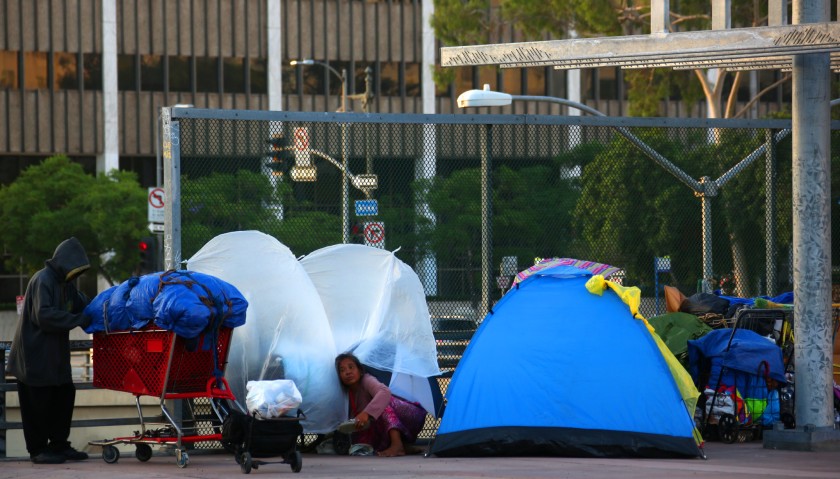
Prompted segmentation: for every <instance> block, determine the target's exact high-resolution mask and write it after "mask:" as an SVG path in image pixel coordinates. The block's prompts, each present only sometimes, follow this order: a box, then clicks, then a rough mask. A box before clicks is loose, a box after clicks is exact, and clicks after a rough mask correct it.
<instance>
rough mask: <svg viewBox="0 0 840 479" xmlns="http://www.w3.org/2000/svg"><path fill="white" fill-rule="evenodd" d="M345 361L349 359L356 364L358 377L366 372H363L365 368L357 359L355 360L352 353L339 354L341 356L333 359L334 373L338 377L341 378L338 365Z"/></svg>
mask: <svg viewBox="0 0 840 479" xmlns="http://www.w3.org/2000/svg"><path fill="white" fill-rule="evenodd" d="M345 359H349V360H351V361H353V362H354V363H355V364H356V368H358V370H359V376H360V377H361V376H364V375H365V373H366V372H367V371H365V367H364V366H362V362H361V361H359V358H357V357H356V356H355V355H354V354H352V353H341V354H339V355H338V356H336V357H335V373H336V374H338V375H339V377H340V376H341V372H340V371H339V364H341V362H342V361H344V360H345ZM342 386H343V384H342Z"/></svg>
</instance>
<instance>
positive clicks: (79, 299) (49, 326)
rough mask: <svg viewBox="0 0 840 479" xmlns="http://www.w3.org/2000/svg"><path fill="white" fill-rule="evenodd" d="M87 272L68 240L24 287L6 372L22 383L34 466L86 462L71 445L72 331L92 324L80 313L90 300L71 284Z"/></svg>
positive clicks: (80, 252)
mask: <svg viewBox="0 0 840 479" xmlns="http://www.w3.org/2000/svg"><path fill="white" fill-rule="evenodd" d="M88 268H90V262H89V261H88V257H87V254H86V253H85V249H84V247H82V244H81V243H80V242H79V240H77V239H76V238H69V239H67V240H65V241H63V242H62V243H61V244H59V245H58V247H56V249H55V253H53V257H52V259H49V260H47V261H46V266H44V268H43V269H41V270H40V271H38V272H37V273H35V274H34V275H33V276H32V278H31V279H30V280H29V284H28V285H27V286H26V293H25V295H24V299H23V311H22V313H21V315H20V319H19V321H18V324H17V329H16V331H15V337H14V340H13V341H12V347H11V352H10V354H9V362H8V364H7V366H6V372H8V373H9V374H11V375H13V376H14V377H16V378H17V381H18V382H17V387H18V398H19V399H20V415H21V421H22V423H23V437H24V440H25V441H26V450H27V452H29V457H30V459H31V460H32V462H33V463H35V464H60V463H63V462H64V461H66V460H68V459H69V460H76V461H78V460H84V459H87V458H88V455H87V454H86V453H84V452H81V451H77V450H76V449H74V448H73V447H71V446H70V442H69V441H68V437H69V436H70V424H71V422H72V420H73V408H74V406H75V402H76V388H75V386H74V385H73V377H72V371H71V367H70V330H72V329H73V328H76V327H82V328H84V327H86V326H87V325H88V324H90V318H89V317H88V316H86V315H84V314H83V313H82V311H83V310H84V308H85V306H86V305H87V304H88V302H89V300H88V298H87V297H86V296H85V295H84V294H83V293H82V292H81V291H79V290H78V289H76V287H75V285H74V284H73V280H75V279H76V278H77V277H78V276H79V275H80V274H82V273H83V272H85V271H86V270H87V269H88Z"/></svg>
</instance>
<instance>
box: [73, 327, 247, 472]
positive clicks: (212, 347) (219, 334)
mask: <svg viewBox="0 0 840 479" xmlns="http://www.w3.org/2000/svg"><path fill="white" fill-rule="evenodd" d="M231 336H232V329H231V328H227V327H221V328H219V329H218V330H215V331H210V332H205V333H203V334H202V335H200V336H198V337H197V338H195V339H192V340H188V339H184V338H183V337H181V336H178V335H176V334H175V333H174V332H172V331H167V330H161V329H156V328H155V327H154V326H151V327H147V328H144V329H142V330H138V331H130V332H117V333H96V334H94V336H93V363H94V369H93V385H94V386H95V387H99V388H103V389H111V390H114V391H123V392H128V393H131V394H133V395H134V396H135V401H136V404H137V412H138V415H139V418H140V430H139V431H135V432H134V435H133V436H128V437H117V438H113V439H104V440H100V441H90V442H89V444H90V445H93V446H102V459H103V460H104V461H105V462H106V463H109V464H113V463H115V462H117V461H118V460H119V458H120V451H119V449H117V447H116V445H117V444H133V445H134V446H135V456H136V457H137V459H139V460H140V461H144V462H145V461H148V460H149V459H151V457H152V446H154V445H158V446H173V445H174V447H175V460H176V463H177V465H178V467H186V466H187V464H189V456H188V454H187V452H186V448H185V445H190V444H195V443H197V442H204V441H219V440H221V438H222V434H221V431H222V424H223V422H224V418H225V417H226V415H227V412H226V411H227V410H226V409H225V408H224V406H223V402H224V401H225V400H230V401H235V397H234V395H233V393H232V392H231V390H230V387H229V385H228V383H227V381H226V380H225V379H224V377H223V374H224V367H225V365H226V363H227V355H228V350H229V346H230V340H231ZM141 396H156V397H159V398H160V409H161V413H162V414H161V416H159V417H156V418H153V419H152V420H150V421H147V419H146V418H145V417H144V416H143V410H142V408H141V406H140V397H141ZM201 398H206V399H207V400H209V403H210V404H209V408H197V407H195V404H196V403H197V402H204V401H197V400H198V399H201ZM173 399H180V400H182V401H180V404H181V405H183V407H182V408H181V409H182V412H183V414H178V417H177V418H176V417H175V416H174V415H173V414H172V413H171V412H170V411H169V408H168V407H167V405H166V401H168V400H173ZM208 424H209V426H208Z"/></svg>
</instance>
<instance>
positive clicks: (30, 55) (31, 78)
mask: <svg viewBox="0 0 840 479" xmlns="http://www.w3.org/2000/svg"><path fill="white" fill-rule="evenodd" d="M23 74H24V78H23V88H25V89H27V90H44V89H46V88H47V87H48V85H47V54H46V53H45V52H24V54H23Z"/></svg>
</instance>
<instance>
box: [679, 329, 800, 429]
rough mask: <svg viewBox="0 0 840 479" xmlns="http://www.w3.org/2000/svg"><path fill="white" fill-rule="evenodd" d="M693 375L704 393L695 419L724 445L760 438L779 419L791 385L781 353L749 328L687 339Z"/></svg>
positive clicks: (690, 367) (718, 330) (770, 341)
mask: <svg viewBox="0 0 840 479" xmlns="http://www.w3.org/2000/svg"><path fill="white" fill-rule="evenodd" d="M688 356H689V372H690V373H691V375H692V378H693V379H694V382H695V384H696V385H697V387H698V389H699V390H700V391H702V392H703V393H704V394H703V395H701V398H700V401H699V402H698V412H697V414H696V416H695V420H696V421H697V422H698V429H699V430H700V431H701V433H702V434H703V436H704V437H714V436H715V433H716V435H717V437H718V438H719V439H720V440H721V441H723V442H725V443H729V444H731V443H733V442H735V441H739V442H745V441H747V440H752V439H758V438H760V437H761V436H762V432H763V430H764V429H765V428H767V429H769V428H771V427H772V424H773V423H774V422H777V421H779V420H780V419H781V417H780V416H781V409H782V404H781V399H780V388H781V387H783V386H785V385H786V384H787V380H786V377H785V366H784V362H783V360H782V349H781V348H780V347H779V346H777V345H776V343H775V341H774V340H773V339H772V338H768V337H767V336H764V335H762V334H759V333H757V332H755V331H751V330H750V329H742V328H740V327H738V323H737V321H736V323H735V327H733V328H731V329H729V328H724V329H716V330H714V331H711V332H709V333H708V334H706V335H705V336H703V337H701V338H699V339H696V340H691V341H688Z"/></svg>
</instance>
